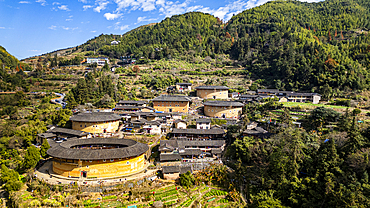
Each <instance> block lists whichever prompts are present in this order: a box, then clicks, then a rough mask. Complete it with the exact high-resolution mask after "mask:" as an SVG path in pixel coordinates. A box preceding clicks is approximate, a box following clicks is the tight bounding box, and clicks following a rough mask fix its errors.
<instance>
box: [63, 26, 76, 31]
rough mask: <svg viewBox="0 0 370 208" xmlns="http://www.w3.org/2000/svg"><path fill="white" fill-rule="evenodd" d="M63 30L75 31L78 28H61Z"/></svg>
mask: <svg viewBox="0 0 370 208" xmlns="http://www.w3.org/2000/svg"><path fill="white" fill-rule="evenodd" d="M62 28H63V30H77V29H78V27H74V28H70V27H65V26H62Z"/></svg>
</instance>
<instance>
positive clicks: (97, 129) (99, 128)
mask: <svg viewBox="0 0 370 208" xmlns="http://www.w3.org/2000/svg"><path fill="white" fill-rule="evenodd" d="M118 127H119V121H107V122H78V121H72V129H74V130H80V131H84V132H89V133H92V134H94V133H104V129H106V132H107V133H114V132H116V131H117V130H118Z"/></svg>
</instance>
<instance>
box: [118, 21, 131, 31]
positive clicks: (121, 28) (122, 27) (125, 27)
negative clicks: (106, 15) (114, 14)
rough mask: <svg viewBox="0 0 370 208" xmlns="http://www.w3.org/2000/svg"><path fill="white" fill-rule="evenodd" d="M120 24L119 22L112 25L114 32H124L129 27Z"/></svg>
mask: <svg viewBox="0 0 370 208" xmlns="http://www.w3.org/2000/svg"><path fill="white" fill-rule="evenodd" d="M120 24H121V22H116V23H114V29H115V30H126V29H128V28H129V27H130V26H129V25H120Z"/></svg>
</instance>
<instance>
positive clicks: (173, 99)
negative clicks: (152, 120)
mask: <svg viewBox="0 0 370 208" xmlns="http://www.w3.org/2000/svg"><path fill="white" fill-rule="evenodd" d="M152 102H153V108H154V109H155V110H156V111H161V112H170V113H171V112H181V113H188V112H189V106H190V102H191V99H190V98H188V97H186V96H178V95H161V96H159V97H156V98H154V99H153V100H152Z"/></svg>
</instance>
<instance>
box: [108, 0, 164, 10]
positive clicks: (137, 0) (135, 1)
mask: <svg viewBox="0 0 370 208" xmlns="http://www.w3.org/2000/svg"><path fill="white" fill-rule="evenodd" d="M161 1H164V0H161ZM114 2H115V3H116V4H117V6H118V7H117V11H122V10H123V9H126V8H128V7H131V8H130V10H142V11H144V12H146V11H152V10H155V9H156V7H155V5H156V1H155V0H114Z"/></svg>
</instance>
